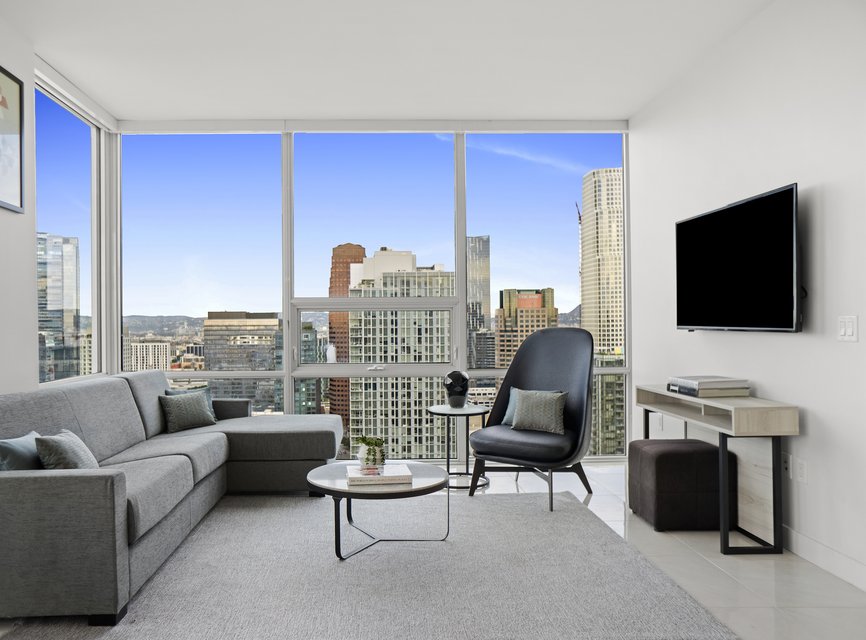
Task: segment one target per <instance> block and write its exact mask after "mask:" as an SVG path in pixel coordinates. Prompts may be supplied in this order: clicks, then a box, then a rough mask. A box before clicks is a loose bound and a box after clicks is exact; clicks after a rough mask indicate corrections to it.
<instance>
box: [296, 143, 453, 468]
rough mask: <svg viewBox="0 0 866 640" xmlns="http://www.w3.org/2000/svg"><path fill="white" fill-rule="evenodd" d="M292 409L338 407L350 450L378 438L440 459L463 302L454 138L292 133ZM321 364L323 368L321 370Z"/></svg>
mask: <svg viewBox="0 0 866 640" xmlns="http://www.w3.org/2000/svg"><path fill="white" fill-rule="evenodd" d="M292 147H293V163H292V165H293V168H294V175H293V183H292V184H293V191H292V202H293V210H294V222H293V240H294V242H293V244H292V249H293V270H292V275H293V278H292V281H293V285H294V295H293V304H292V310H293V314H294V316H295V317H296V318H297V322H298V331H295V332H293V337H294V338H295V340H296V343H295V345H294V346H293V348H294V349H295V352H296V353H297V354H298V360H297V361H296V363H295V364H296V367H295V369H296V375H297V376H302V377H296V378H295V379H294V393H295V411H296V412H301V413H312V412H323V411H327V412H329V413H333V414H337V415H339V416H341V418H342V420H343V426H344V432H345V438H344V446H345V450H344V452H349V451H351V450H352V449H353V447H354V445H355V444H356V442H357V438H358V437H359V436H362V435H371V436H379V437H384V438H385V440H386V443H387V452H388V455H389V456H391V457H400V458H442V457H444V455H445V450H444V447H445V440H444V438H443V437H442V433H443V432H442V428H443V426H442V424H441V422H440V421H439V420H434V419H433V418H432V416H429V415H428V414H427V412H426V408H427V407H428V406H430V405H433V404H439V403H441V402H442V401H443V390H442V381H441V373H442V367H443V366H446V367H447V365H448V364H450V363H451V362H452V361H453V359H454V351H453V346H454V339H453V335H452V323H453V317H454V309H455V305H456V304H457V301H458V294H457V291H456V274H455V266H454V265H455V248H454V247H455V243H454V136H453V135H445V134H433V133H409V134H391V133H367V134H351V133H337V134H316V133H298V134H295V135H294V136H293V145H292ZM322 374H326V375H322Z"/></svg>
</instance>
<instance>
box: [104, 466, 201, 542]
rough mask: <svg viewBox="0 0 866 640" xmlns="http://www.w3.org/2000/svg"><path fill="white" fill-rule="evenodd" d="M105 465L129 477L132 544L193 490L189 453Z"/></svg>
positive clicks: (129, 528) (127, 508) (128, 504)
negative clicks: (186, 454)
mask: <svg viewBox="0 0 866 640" xmlns="http://www.w3.org/2000/svg"><path fill="white" fill-rule="evenodd" d="M103 468H108V469H120V470H121V471H123V474H124V475H125V476H126V523H127V528H128V531H129V543H130V544H132V543H133V542H135V541H136V540H138V539H139V538H141V536H143V535H144V534H145V533H147V532H148V531H150V529H151V527H153V526H154V525H155V524H157V523H158V522H159V521H160V520H162V519H163V518H164V517H165V516H167V515H168V513H169V512H170V511H171V510H172V509H174V508H175V507H176V506H177V505H178V504H179V503H180V501H181V500H183V498H184V497H185V496H186V495H187V494H188V493H189V492H190V491H192V487H193V481H192V463H191V462H190V461H189V458H187V457H186V456H163V457H161V458H148V459H147V460H134V461H132V462H121V463H119V464H112V465H108V466H105V465H103Z"/></svg>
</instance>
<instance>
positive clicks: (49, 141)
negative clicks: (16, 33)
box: [36, 91, 92, 315]
mask: <svg viewBox="0 0 866 640" xmlns="http://www.w3.org/2000/svg"><path fill="white" fill-rule="evenodd" d="M36 132H37V135H36V229H37V230H38V231H44V232H47V233H51V234H54V235H60V236H69V237H76V238H78V253H79V273H80V275H79V278H80V286H81V293H80V300H79V304H80V307H81V313H82V314H83V315H90V309H91V285H90V283H91V256H92V253H91V248H90V244H91V243H90V215H91V214H90V212H91V206H90V204H91V202H90V201H91V194H90V190H91V184H90V183H91V175H90V125H88V124H85V123H84V122H83V121H82V120H80V119H79V118H78V117H76V116H74V115H72V114H71V113H70V112H69V111H67V110H66V109H64V108H62V107H60V106H59V105H58V104H57V103H56V102H54V101H53V100H51V99H50V98H47V97H45V95H44V94H42V93H40V92H39V91H37V92H36Z"/></svg>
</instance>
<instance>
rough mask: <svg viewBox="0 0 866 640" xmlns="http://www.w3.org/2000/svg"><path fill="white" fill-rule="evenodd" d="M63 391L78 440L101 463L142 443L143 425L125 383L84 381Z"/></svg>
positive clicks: (112, 380)
mask: <svg viewBox="0 0 866 640" xmlns="http://www.w3.org/2000/svg"><path fill="white" fill-rule="evenodd" d="M64 391H65V392H66V396H67V397H68V398H69V403H70V404H71V405H72V411H73V412H74V413H75V415H76V417H77V418H78V424H79V426H80V427H81V439H82V440H84V443H85V444H86V445H87V447H88V448H89V449H90V450H91V451H92V452H93V455H94V456H96V459H97V460H99V461H100V462H101V461H102V460H105V459H106V458H110V457H111V456H113V455H116V454H118V453H120V452H121V451H123V450H124V449H128V448H129V447H131V446H132V445H134V444H135V443H137V442H142V441H143V440H144V438H145V435H144V425H142V423H141V416H140V415H139V413H138V407H137V406H136V404H135V400H134V399H133V397H132V392H131V391H130V390H129V385H128V384H126V381H125V380H120V379H118V378H99V379H96V380H87V381H82V382H76V383H73V384H68V385H64ZM40 433H42V432H41V431H40Z"/></svg>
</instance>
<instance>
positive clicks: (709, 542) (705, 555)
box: [0, 463, 866, 640]
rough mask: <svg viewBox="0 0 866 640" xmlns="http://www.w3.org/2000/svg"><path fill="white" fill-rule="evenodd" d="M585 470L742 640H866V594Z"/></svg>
mask: <svg viewBox="0 0 866 640" xmlns="http://www.w3.org/2000/svg"><path fill="white" fill-rule="evenodd" d="M584 467H585V469H586V474H587V476H588V478H589V482H590V484H591V485H592V487H593V495H592V496H591V497H590V498H589V500H588V502H587V503H586V504H587V506H588V507H589V509H590V510H592V511H593V512H594V513H595V514H596V515H598V517H599V518H601V519H602V520H604V521H605V522H606V523H607V525H608V526H610V528H611V529H613V530H614V531H616V532H617V533H618V534H619V535H621V536H622V537H623V538H625V539H626V540H627V541H628V542H629V543H630V544H632V545H634V546H635V547H636V548H637V549H638V550H639V551H640V552H641V553H643V554H644V555H645V556H646V557H648V558H649V559H650V560H651V561H652V562H654V563H655V564H656V565H657V566H658V567H659V568H660V569H661V570H662V571H664V572H665V573H667V574H668V575H669V576H671V578H673V579H674V580H675V581H676V582H677V583H678V584H679V585H680V586H681V587H683V588H684V589H685V590H686V591H688V592H689V593H690V594H691V595H692V596H693V597H694V598H695V599H696V600H697V601H698V602H700V603H701V604H703V605H704V606H705V607H706V608H707V609H709V610H710V611H711V612H712V613H713V615H715V616H716V617H717V618H718V619H719V620H721V621H722V622H723V623H725V624H726V625H728V627H730V628H731V629H732V630H733V631H734V633H736V634H737V635H738V636H740V638H742V640H771V639H774V638H779V639H784V640H801V639H807V638H808V639H809V640H813V639H814V638H827V639H832V640H848V639H851V640H863V639H864V638H866V592H863V591H861V590H859V589H857V588H856V587H854V586H852V585H850V584H848V583H847V582H845V581H843V580H840V579H839V578H836V577H835V576H833V575H831V574H829V573H827V572H826V571H823V570H822V569H819V568H818V567H816V566H815V565H813V564H812V563H810V562H807V561H805V560H803V559H802V558H800V557H798V556H796V555H794V554H792V553H790V552H787V551H786V552H785V553H784V554H782V555H767V556H723V555H722V554H721V553H719V534H718V533H717V532H712V531H706V532H703V531H701V532H675V533H658V532H656V531H653V528H652V527H651V526H650V525H648V524H646V523H645V522H644V521H643V520H641V519H640V518H638V517H637V516H635V515H634V514H632V513H631V511H629V510H628V507H627V506H626V503H625V465H624V464H623V463H587V464H585V465H584ZM490 479H491V483H490V486H489V487H488V488H487V489H485V491H488V492H494V493H515V492H517V493H521V492H526V493H531V492H539V493H546V492H547V485H546V484H545V483H544V482H543V481H542V480H541V479H539V478H537V477H535V476H534V475H532V474H531V473H522V474H520V479H519V481H518V482H515V480H514V474H512V473H492V474H490ZM554 486H555V487H556V489H557V490H559V491H571V492H572V493H574V495H576V496H577V497H578V498H580V499H581V500H584V499H585V498H586V497H587V495H586V491H585V490H584V488H583V485H582V484H581V483H580V480H578V478H577V476H574V475H572V474H566V473H560V474H557V475H556V478H555V482H554ZM539 499H540V500H546V499H547V498H546V496H539ZM732 542H734V543H739V542H740V541H738V540H732ZM10 628H11V623H10V622H4V621H0V636H3V635H4V634H5V632H7V631H8V630H9V629H10Z"/></svg>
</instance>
